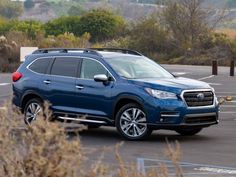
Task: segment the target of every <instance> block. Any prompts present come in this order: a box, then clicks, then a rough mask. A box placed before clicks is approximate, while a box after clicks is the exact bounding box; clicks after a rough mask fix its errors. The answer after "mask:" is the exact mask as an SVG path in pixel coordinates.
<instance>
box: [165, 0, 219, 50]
mask: <svg viewBox="0 0 236 177" xmlns="http://www.w3.org/2000/svg"><path fill="white" fill-rule="evenodd" d="M202 3H203V0H176V1H172V2H170V3H169V4H168V6H167V8H166V9H165V10H164V12H163V18H164V22H165V25H166V28H167V29H168V30H169V31H170V32H171V33H172V38H173V41H174V42H175V43H174V44H175V46H176V47H178V48H179V49H181V50H183V51H193V50H197V49H198V48H201V41H202V39H204V38H207V37H208V35H209V34H210V31H211V30H212V29H213V28H214V27H215V26H216V24H217V23H218V22H219V21H220V20H221V19H223V14H222V15H220V16H218V17H216V18H213V17H212V14H213V11H210V10H206V9H203V8H202V5H203V4H202Z"/></svg>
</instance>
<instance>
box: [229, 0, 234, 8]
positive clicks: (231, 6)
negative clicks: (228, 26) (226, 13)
mask: <svg viewBox="0 0 236 177" xmlns="http://www.w3.org/2000/svg"><path fill="white" fill-rule="evenodd" d="M227 4H228V7H229V8H236V1H235V0H228V2H227Z"/></svg>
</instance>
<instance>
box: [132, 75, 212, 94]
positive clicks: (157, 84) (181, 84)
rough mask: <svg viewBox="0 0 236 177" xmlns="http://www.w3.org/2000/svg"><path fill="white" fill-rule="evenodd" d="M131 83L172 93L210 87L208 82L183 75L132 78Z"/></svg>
mask: <svg viewBox="0 0 236 177" xmlns="http://www.w3.org/2000/svg"><path fill="white" fill-rule="evenodd" d="M130 81H131V82H132V83H134V84H137V85H140V86H143V87H149V88H152V89H159V90H163V91H171V92H174V93H180V92H182V91H183V90H191V89H209V88H211V87H210V86H209V84H207V83H205V82H202V81H198V80H194V79H188V78H184V77H176V78H171V79H155V78H150V79H149V78H145V79H133V80H130Z"/></svg>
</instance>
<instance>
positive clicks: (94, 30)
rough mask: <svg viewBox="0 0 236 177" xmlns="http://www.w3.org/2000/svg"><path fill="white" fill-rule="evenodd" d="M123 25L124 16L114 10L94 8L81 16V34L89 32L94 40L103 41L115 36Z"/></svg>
mask: <svg viewBox="0 0 236 177" xmlns="http://www.w3.org/2000/svg"><path fill="white" fill-rule="evenodd" d="M123 25H124V20H123V18H122V17H120V16H117V15H114V14H113V13H112V12H109V11H107V10H102V9H97V10H92V11H90V12H88V13H86V14H84V15H82V16H81V19H80V35H81V34H83V33H85V32H88V33H90V34H91V37H92V38H91V40H92V41H103V40H106V39H109V38H111V37H113V36H114V35H115V33H116V31H117V30H118V29H119V28H120V27H121V26H123Z"/></svg>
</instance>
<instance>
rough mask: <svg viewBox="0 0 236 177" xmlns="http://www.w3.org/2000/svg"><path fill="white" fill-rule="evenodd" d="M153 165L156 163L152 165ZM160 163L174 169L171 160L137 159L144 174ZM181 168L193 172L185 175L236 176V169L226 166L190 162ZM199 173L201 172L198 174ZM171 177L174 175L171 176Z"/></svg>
mask: <svg viewBox="0 0 236 177" xmlns="http://www.w3.org/2000/svg"><path fill="white" fill-rule="evenodd" d="M145 161H147V162H149V163H148V164H149V165H146V164H145ZM150 162H151V163H154V164H152V165H150ZM159 163H163V164H165V165H166V167H167V168H168V169H169V168H174V167H175V166H174V165H173V162H172V161H169V160H158V159H149V158H137V169H138V171H139V172H140V173H142V174H144V175H145V173H146V169H149V168H153V167H158V166H159ZM179 165H180V167H182V168H183V171H185V170H184V169H186V168H188V169H191V171H189V170H187V171H186V172H184V174H185V175H198V176H203V175H217V174H230V175H232V174H236V168H233V167H226V166H218V165H209V164H208V165H207V164H198V163H189V162H180V163H179ZM197 171H199V172H197ZM170 175H171V176H172V175H174V174H170Z"/></svg>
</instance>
